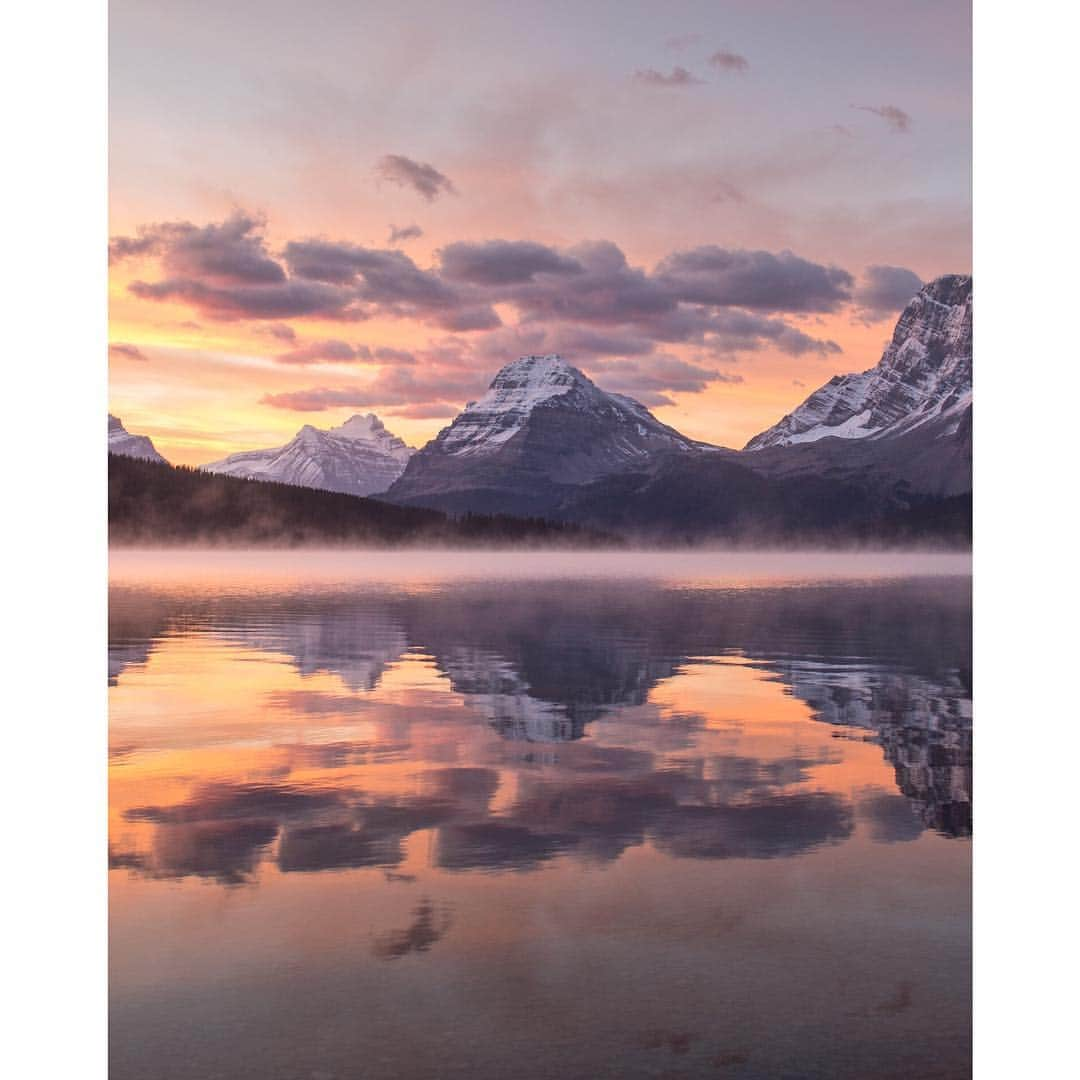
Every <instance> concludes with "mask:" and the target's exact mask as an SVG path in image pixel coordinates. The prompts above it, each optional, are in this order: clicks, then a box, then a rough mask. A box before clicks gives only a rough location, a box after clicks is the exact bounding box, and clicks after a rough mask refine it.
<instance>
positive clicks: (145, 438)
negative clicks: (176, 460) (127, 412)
mask: <svg viewBox="0 0 1080 1080" xmlns="http://www.w3.org/2000/svg"><path fill="white" fill-rule="evenodd" d="M109 453H110V454H119V455H120V456H121V457H133V458H142V459H143V460H144V461H160V462H163V463H164V464H166V465H168V462H167V461H166V460H165V458H163V457H162V456H161V454H159V453H158V452H157V450H156V449H155V447H154V444H153V443H152V442H151V441H150V436H149V435H132V434H131V432H129V431H127V430H126V429H125V428H124V425H123V424H122V423H120V418H119V417H118V416H113V414H112V413H109Z"/></svg>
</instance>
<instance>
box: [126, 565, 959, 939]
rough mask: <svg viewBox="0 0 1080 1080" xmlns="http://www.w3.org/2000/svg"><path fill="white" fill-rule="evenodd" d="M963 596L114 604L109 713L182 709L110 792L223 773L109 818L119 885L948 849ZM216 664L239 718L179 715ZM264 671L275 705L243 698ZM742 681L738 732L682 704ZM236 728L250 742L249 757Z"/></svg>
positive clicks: (221, 703) (569, 596) (134, 726)
mask: <svg viewBox="0 0 1080 1080" xmlns="http://www.w3.org/2000/svg"><path fill="white" fill-rule="evenodd" d="M969 588H970V583H969V582H968V581H966V580H962V581H961V580H955V579H935V580H933V581H930V580H926V581H920V580H908V581H894V582H884V583H878V584H858V585H855V584H852V585H815V586H805V587H799V588H791V587H789V588H742V589H710V588H696V589H690V588H686V589H676V588H672V587H666V586H663V585H660V584H650V583H648V582H645V581H634V582H626V583H620V582H596V581H583V582H567V583H552V582H550V581H549V582H543V583H527V582H526V583H521V582H516V583H514V584H513V585H509V586H506V585H504V586H501V587H500V586H496V585H493V584H464V583H459V584H452V585H447V586H444V587H441V588H438V589H430V590H422V591H409V590H398V591H395V590H393V589H390V588H371V587H367V588H365V589H363V590H359V591H350V590H348V589H344V588H342V589H339V590H337V589H325V590H322V591H318V592H312V591H306V592H304V593H297V594H290V593H288V592H283V593H277V594H273V595H267V594H266V593H261V594H255V593H251V594H245V593H243V592H237V593H236V594H235V595H226V596H216V597H207V596H205V595H202V594H199V593H196V592H193V591H180V590H175V591H168V590H154V589H143V588H131V587H124V586H115V587H114V588H113V590H112V593H111V611H110V643H109V659H110V681H111V682H112V683H114V684H115V686H116V687H117V691H118V692H119V691H122V690H123V689H124V688H125V686H126V685H127V683H128V680H129V679H130V680H133V682H132V689H133V691H134V690H135V689H136V687H135V681H137V680H138V679H139V678H141V677H142V676H143V673H144V672H146V671H147V670H149V669H150V668H152V667H153V665H154V663H155V658H156V657H159V656H160V659H161V662H162V664H164V663H165V658H166V656H167V655H172V656H173V657H174V659H173V660H172V663H173V664H174V665H175V666H174V668H173V669H171V670H174V671H175V672H176V674H174V675H173V676H172V677H173V678H175V679H177V680H182V681H183V685H184V692H185V693H190V694H191V695H193V696H192V702H193V703H192V704H191V706H190V707H189V711H188V712H187V713H185V712H184V708H185V706H183V705H181V704H176V705H175V706H174V708H175V709H176V715H173V716H171V717H169V718H168V719H167V721H165V722H163V723H164V728H162V727H161V726H158V727H153V726H150V727H148V726H147V724H146V722H145V721H141V722H140V723H134V722H132V723H131V724H128V725H126V726H125V723H124V717H123V714H122V710H121V711H120V715H119V716H118V715H117V712H116V711H115V710H114V725H115V726H116V727H118V728H119V730H118V732H117V735H116V739H117V741H118V743H122V744H123V747H124V751H125V752H124V754H123V755H118V757H117V759H116V761H115V763H114V765H115V768H116V770H117V775H118V776H121V775H122V773H123V770H125V769H129V770H130V769H134V768H136V765H137V760H138V757H139V753H140V748H142V747H144V744H145V747H144V748H145V749H146V751H147V752H149V751H150V750H151V749H156V750H161V749H162V747H163V746H164V747H165V748H166V749H167V748H168V747H169V746H170V739H171V738H173V737H174V736H175V735H176V734H177V733H178V732H182V733H184V738H185V739H187V740H188V741H189V743H190V745H191V748H190V750H188V751H185V752H186V753H189V754H203V755H210V753H211V749H210V748H211V747H214V746H216V747H222V746H224V747H226V748H228V747H233V746H235V747H236V748H237V749H236V750H235V751H231V750H228V749H225V750H222V749H218V750H216V751H214V754H215V755H216V756H214V757H213V767H212V768H211V767H210V766H209V765H207V766H206V769H207V772H206V774H205V776H202V778H201V779H200V775H201V774H200V773H199V771H198V767H197V766H196V764H193V761H194V759H192V760H185V762H184V768H183V770H182V773H183V776H184V777H186V778H188V779H187V783H186V787H185V786H184V784H182V783H181V782H180V780H179V777H180V774H181V771H180V770H179V769H178V772H177V781H176V782H175V783H163V784H161V785H160V787H153V786H152V785H151V786H150V787H147V786H146V785H142V784H140V785H139V787H138V790H139V792H144V791H152V792H153V793H154V797H153V798H149V797H148V798H145V799H137V798H134V797H131V798H128V799H127V801H126V802H124V799H123V797H122V795H118V796H117V797H115V798H114V804H115V809H116V817H115V819H114V822H115V824H114V829H113V832H114V842H113V847H112V848H111V849H110V865H112V866H114V867H116V868H118V869H124V870H127V871H128V872H131V873H134V874H137V875H142V876H145V877H149V878H161V879H182V878H189V877H195V878H206V879H211V880H214V881H218V882H220V883H223V884H228V885H238V884H242V883H245V882H249V881H252V880H253V879H254V878H255V877H256V876H257V875H258V874H259V872H260V867H262V866H263V865H268V866H272V867H274V868H275V869H276V871H277V872H280V873H283V874H305V873H311V872H316V871H331V870H346V869H355V868H361V867H377V868H381V869H383V870H384V871H393V870H395V869H400V868H403V867H405V866H406V864H407V863H408V860H409V857H410V856H409V852H410V843H411V841H412V839H413V838H415V837H418V836H419V835H420V834H425V833H426V834H428V836H429V840H428V846H427V855H426V856H425V857H426V858H427V859H428V861H429V864H430V865H431V866H434V867H436V868H438V869H440V870H443V871H447V872H468V871H489V872H494V871H530V870H535V869H537V868H539V867H541V866H543V865H545V864H548V863H550V862H551V861H552V860H554V859H556V858H557V857H560V856H563V857H566V858H570V859H573V860H576V861H578V862H579V863H581V864H583V865H590V864H592V865H595V864H600V863H607V862H611V861H613V860H616V859H618V858H619V857H620V856H622V855H623V853H624V852H626V851H627V850H628V849H629V848H632V847H640V846H642V845H649V846H651V848H652V849H654V850H655V851H657V852H660V853H662V854H664V855H667V856H672V857H676V858H681V859H713V860H715V859H773V858H785V857H792V856H797V855H800V854H805V853H807V852H810V851H814V850H816V849H819V848H822V847H826V846H829V845H837V844H840V843H843V842H845V841H846V840H848V839H849V838H850V837H851V836H852V835H853V833H854V831H855V829H856V827H857V826H859V825H860V823H861V824H862V825H864V826H865V828H866V830H867V835H868V837H869V838H870V840H871V841H873V842H875V843H897V842H905V841H910V840H912V839H915V838H917V837H918V836H919V835H920V834H921V833H922V831H923V829H924V828H928V829H932V830H934V831H936V832H938V833H940V834H943V835H946V836H965V835H968V834H969V833H970V831H971V705H970V641H969V636H968V634H969V625H970V596H969ZM184 649H190V650H191V656H190V658H189V657H188V654H187V653H186V652H184ZM214 650H217V652H214ZM260 658H263V660H261V661H260ZM210 659H213V661H214V662H215V663H219V664H221V665H223V666H222V669H221V670H222V671H224V672H236V673H237V674H236V678H237V680H238V688H237V691H236V703H235V704H229V703H228V701H231V700H232V699H231V698H230V699H228V700H225V699H224V697H223V695H221V694H219V695H217V696H215V697H213V699H212V700H209V701H207V700H204V699H203V698H202V697H197V698H196V697H195V696H194V695H196V694H197V689H196V683H197V681H198V680H199V679H201V678H203V677H204V674H205V672H204V668H205V664H206V663H208V662H209V660H210ZM240 661H248V663H247V665H246V668H245V664H242V663H240ZM256 662H262V663H265V664H267V670H268V672H270V674H272V675H273V679H274V682H273V685H268V686H267V687H266V688H264V689H263V688H255V687H249V686H248V685H247V684H246V683H240V680H241V678H243V679H249V678H251V677H252V676H251V671H250V669H251V664H253V663H256ZM282 663H284V664H286V665H288V668H289V669H290V670H291V672H292V675H291V676H289V677H288V678H285V676H284V675H283V674H280V665H281V664H282ZM182 664H190V665H191V667H190V672H191V674H190V676H188V675H187V674H186V673H187V671H188V670H189V669H188V668H186V667H183V666H182ZM405 672H416V673H418V674H416V676H415V678H416V679H418V680H421V681H420V682H417V683H415V684H414V683H410V682H408V681H407V680H405V678H404V674H403V673H405ZM736 676H738V678H739V680H742V681H739V683H738V685H739V687H742V686H743V683H744V682H745V686H746V688H747V689H746V691H745V692H747V693H749V692H750V691H753V692H754V693H760V692H761V691H760V689H759V688H761V687H762V686H763V685H764V690H765V691H768V693H770V694H773V697H771V698H769V697H763V698H762V700H761V703H760V704H754V705H753V706H752V708H753V709H756V710H758V711H757V712H754V713H753V716H754V717H756V718H758V719H755V720H753V722H751V720H750V719H745V720H744V719H741V716H742V714H740V713H736V714H734V715H733V716H728V714H727V713H725V714H724V717H722V718H718V716H717V715H716V714H715V713H714V712H713V711H711V708H712V707H711V706H710V705H709V701H708V700H704V701H703V700H698V698H697V697H695V696H694V695H695V694H697V695H699V696H700V695H706V697H707V695H708V694H711V693H714V692H715V688H716V687H717V686H719V687H720V688H721V689H724V688H726V687H728V684H729V682H730V681H731V680H732V679H735V677H736ZM269 677H270V676H269V675H268V676H267V678H269ZM421 677H422V678H421ZM424 680H426V681H424ZM725 680H726V681H725ZM770 684H772V685H774V686H775V691H773V690H771V689H770ZM724 692H725V693H728V694H729V695H730V694H731V693H733V691H730V690H727V689H725V690H724ZM739 692H740V693H742V692H743V691H742V690H740V691H739ZM253 695H256V696H253ZM178 697H182V695H178ZM785 698H787V699H790V700H791V701H792V702H801V703H802V712H801V714H800V715H803V716H805V717H806V718H807V719H808V720H809V723H810V724H811V727H809V728H807V729H805V730H806V732H807V734H806V736H805V737H803V736H801V735H798V733H797V732H798V731H801V730H803V729H801V728H798V729H796V728H795V727H793V726H792V724H793V723H794V721H792V722H791V723H789V724H787V726H786V727H782V728H777V729H776V730H774V727H775V726H776V725H773V724H772V722H771V719H770V718H771V717H772V716H773V715H774V714H777V711H778V710H780V711H782V710H783V709H788V710H790V709H791V708H792V705H791V704H786V705H785V701H784V699H785ZM118 700H121V699H118ZM725 700H726V699H725ZM755 700H756V699H755ZM196 707H197V708H198V709H199V710H203V712H200V713H199V715H200V716H202V715H204V714H205V716H206V717H208V719H206V720H205V723H206V725H207V727H206V728H205V730H202V729H200V730H201V731H202V734H199V733H197V732H192V730H191V726H192V723H193V721H192V716H193V715H195V713H194V712H193V711H192V710H195V709H196ZM732 708H734V706H732ZM746 708H747V709H750V708H751V706H750V705H747V706H746ZM747 715H748V716H749V715H750V714H749V713H748V714H747ZM784 715H787V713H785V714H784ZM801 722H802V721H801V720H800V721H799V723H801ZM170 725H172V727H170ZM244 725H248V726H249V727H251V728H252V730H255V731H256V732H257V733H258V737H257V738H255V737H254V736H250V737H249V736H248V735H244V736H243V738H241V736H240V735H239V734H237V730H239V728H243V730H244V731H247V730H248V729H247V728H246V727H244ZM815 730H816V731H817V732H818V734H817V735H813V734H812V732H813V731H815ZM793 731H794V732H796V734H792V733H791V732H793ZM823 736H825V737H823ZM828 736H832V737H828ZM253 739H254V741H252V740H253ZM155 740H156V741H155ZM200 740H201V741H200ZM800 740H801V742H800ZM864 743H869V744H871V746H872V747H873V748H874V749H875V753H876V760H877V761H878V762H879V768H880V769H881V772H882V775H881V776H878V775H877V774H876V773H875V774H874V775H873V776H871V777H869V781H868V783H866V784H864V785H863V786H862V787H861V788H860V789H859V790H858V791H856V792H853V791H852V790H851V788H850V786H849V787H845V786H844V784H842V783H839V784H832V783H829V782H828V779H829V776H830V770H834V771H836V775H838V776H839V775H842V774H843V771H844V769H845V767H847V766H849V765H850V762H849V760H848V759H849V758H850V757H851V755H853V754H854V753H855V751H856V749H857V747H858V746H859V745H860V744H864ZM185 745H188V744H185ZM243 746H248V749H247V750H246V751H245V750H243ZM251 747H256V748H257V749H251ZM223 758H224V759H226V762H225V764H222V759H223ZM133 760H135V761H136V765H133V764H132V761H133ZM199 760H202V759H199ZM207 760H209V757H208V758H207ZM860 760H862V759H860ZM845 763H847V765H845ZM260 769H262V770H263V771H262V772H260ZM886 769H888V770H891V772H892V776H893V781H892V784H891V786H890V785H889V780H888V772H887V771H886ZM131 775H132V777H133V778H134V776H135V773H132V774H131ZM155 776H160V770H159V773H158V774H155ZM844 783H847V781H845V782H844ZM181 789H182V790H183V791H184V792H185V793H184V794H183V795H182V796H179V795H178V793H179V792H180V790H181ZM159 794H160V797H158V795H159ZM425 903H428V902H427V901H425ZM447 919H448V916H447V915H446V914H445V913H443V912H439V911H436V910H435V909H434V908H433V907H431V906H430V904H429V905H428V907H426V908H424V909H423V910H421V909H420V908H417V910H416V911H415V912H414V922H413V924H412V925H411V927H409V928H407V929H405V930H403V931H401V932H400V934H399V935H398V937H393V938H391V937H387V938H386V939H385V940H383V941H382V942H381V943H377V944H376V946H375V953H376V955H379V956H382V957H383V958H390V957H393V956H397V955H404V954H405V953H406V952H409V951H413V950H418V951H422V950H424V949H426V948H428V947H429V945H430V944H432V943H434V941H436V940H438V937H439V936H441V934H442V932H444V929H445V925H446V924H447ZM425 943H426V944H425ZM380 950H381V951H380Z"/></svg>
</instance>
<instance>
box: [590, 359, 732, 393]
mask: <svg viewBox="0 0 1080 1080" xmlns="http://www.w3.org/2000/svg"><path fill="white" fill-rule="evenodd" d="M590 371H591V372H592V374H593V375H594V377H595V378H596V380H597V381H598V382H600V383H601V384H602V385H603V387H604V389H605V390H610V391H613V392H615V393H618V394H628V395H629V396H630V397H632V398H636V399H637V400H638V401H641V402H642V403H643V404H645V405H649V404H656V405H662V404H663V405H667V404H670V403H671V399H670V398H669V397H668V396H667V393H668V392H669V391H670V392H671V393H683V394H699V393H701V391H702V390H704V389H705V388H706V387H707V386H709V384H710V383H716V382H722V383H741V382H742V381H743V377H742V376H741V375H732V374H730V373H726V372H722V371H718V370H716V369H715V368H706V367H702V366H701V365H700V364H692V363H689V362H688V361H686V360H680V359H679V358H678V357H675V356H667V355H660V356H655V357H648V358H644V359H635V360H599V361H594V362H593V363H592V364H591V365H590ZM661 399H662V400H661Z"/></svg>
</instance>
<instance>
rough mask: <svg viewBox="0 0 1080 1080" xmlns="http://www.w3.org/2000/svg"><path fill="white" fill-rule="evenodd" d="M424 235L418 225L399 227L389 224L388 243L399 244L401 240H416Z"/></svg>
mask: <svg viewBox="0 0 1080 1080" xmlns="http://www.w3.org/2000/svg"><path fill="white" fill-rule="evenodd" d="M423 235H424V230H423V229H421V228H420V226H419V225H403V226H402V227H401V228H400V229H399V228H398V227H397V226H396V225H393V224H392V225H391V226H390V243H391V244H399V243H401V242H402V241H403V240H418V239H419V238H420V237H421V236H423Z"/></svg>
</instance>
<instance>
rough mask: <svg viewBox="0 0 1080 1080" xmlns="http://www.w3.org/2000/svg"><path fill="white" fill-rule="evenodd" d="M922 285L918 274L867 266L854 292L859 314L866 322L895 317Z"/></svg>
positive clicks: (901, 269) (896, 267)
mask: <svg viewBox="0 0 1080 1080" xmlns="http://www.w3.org/2000/svg"><path fill="white" fill-rule="evenodd" d="M922 285H923V283H922V279H921V278H920V277H919V275H918V274H916V273H914V271H912V270H908V269H906V268H905V267H903V266H868V267H867V268H866V269H865V270H864V271H863V275H862V278H861V279H860V281H859V284H858V287H857V288H856V289H855V294H854V296H855V303H856V305H857V311H858V314H859V315H860V317H861V318H863V319H864V320H865V321H867V322H880V321H881V320H882V319H887V318H890V317H892V316H895V315H896V313H897V312H898V311H900V310H902V309H903V308H904V307H905V306H906V305H907V304H908V302H909V301H910V300H911V299H912V297H914V296H915V294H916V293H917V292H918V291H919V290H920V289H921V288H922Z"/></svg>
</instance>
